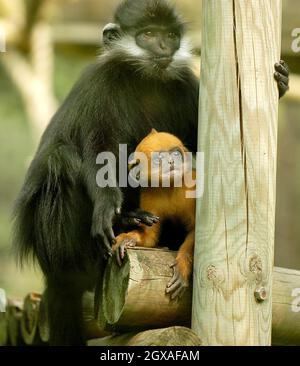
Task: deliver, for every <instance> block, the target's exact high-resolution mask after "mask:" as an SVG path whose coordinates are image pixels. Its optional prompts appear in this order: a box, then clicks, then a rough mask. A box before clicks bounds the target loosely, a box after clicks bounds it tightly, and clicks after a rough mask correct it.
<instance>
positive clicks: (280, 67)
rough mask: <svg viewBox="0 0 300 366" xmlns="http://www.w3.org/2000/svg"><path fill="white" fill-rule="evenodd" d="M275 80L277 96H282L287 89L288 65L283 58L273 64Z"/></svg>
mask: <svg viewBox="0 0 300 366" xmlns="http://www.w3.org/2000/svg"><path fill="white" fill-rule="evenodd" d="M275 70H276V72H275V74H274V77H275V80H276V81H277V85H278V90H279V98H282V97H283V96H284V95H285V93H286V92H287V91H288V90H289V74H290V72H289V67H288V65H287V63H286V62H284V61H283V60H281V61H279V62H278V63H276V64H275Z"/></svg>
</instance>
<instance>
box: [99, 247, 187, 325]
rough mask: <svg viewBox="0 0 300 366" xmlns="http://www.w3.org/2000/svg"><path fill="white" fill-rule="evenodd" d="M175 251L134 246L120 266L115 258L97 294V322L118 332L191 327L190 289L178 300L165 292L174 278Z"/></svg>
mask: <svg viewBox="0 0 300 366" xmlns="http://www.w3.org/2000/svg"><path fill="white" fill-rule="evenodd" d="M176 254H177V253H176V252H172V251H169V250H158V249H146V248H135V249H129V250H128V251H127V256H126V258H125V261H124V264H123V266H122V267H121V268H120V267H119V266H118V264H117V262H116V260H115V258H112V259H111V260H110V261H109V263H108V266H107V269H106V271H105V275H104V281H103V289H102V293H100V294H98V295H99V296H96V298H99V302H100V303H99V304H98V308H99V312H98V323H99V327H100V328H101V329H103V330H110V331H111V330H113V331H118V332H124V331H125V332H130V331H135V332H136V331H139V330H143V329H154V328H164V327H168V326H173V325H184V326H188V327H190V319H191V291H189V292H186V293H185V295H184V296H183V297H182V298H181V299H180V300H179V301H177V300H176V301H172V300H171V299H170V296H169V295H167V294H166V291H165V290H166V286H167V284H168V282H169V281H170V280H171V278H172V275H173V270H172V269H171V268H170V265H171V264H173V263H174V260H175V258H176Z"/></svg>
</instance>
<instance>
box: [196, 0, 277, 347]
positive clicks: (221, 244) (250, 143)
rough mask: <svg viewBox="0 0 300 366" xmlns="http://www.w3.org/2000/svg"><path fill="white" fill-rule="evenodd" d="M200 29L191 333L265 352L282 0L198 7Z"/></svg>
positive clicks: (209, 1) (212, 1) (235, 0)
mask: <svg viewBox="0 0 300 366" xmlns="http://www.w3.org/2000/svg"><path fill="white" fill-rule="evenodd" d="M202 27H203V47H202V66H201V70H202V73H201V86H200V89H201V93H200V116H199V119H200V122H199V151H201V152H204V153H205V171H204V172H203V173H204V181H205V191H204V195H203V197H202V198H201V199H200V200H199V202H198V207H197V233H196V248H195V267H194V294H193V295H194V297H193V316H192V328H193V329H194V330H195V331H196V333H197V334H198V335H200V336H201V339H202V340H203V342H204V344H207V345H232V346H233V345H270V344H271V322H272V270H273V257H274V223H275V187H276V184H275V182H276V148H277V118H278V90H277V87H276V83H275V81H274V78H273V73H274V64H275V62H278V60H279V59H280V35H281V0H248V1H243V0H222V1H219V0H204V1H203V24H202ZM262 286H263V287H265V288H266V291H267V300H266V301H264V302H261V303H258V302H257V301H256V300H255V297H254V292H255V290H256V288H259V287H262Z"/></svg>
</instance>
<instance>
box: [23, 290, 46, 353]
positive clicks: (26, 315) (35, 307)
mask: <svg viewBox="0 0 300 366" xmlns="http://www.w3.org/2000/svg"><path fill="white" fill-rule="evenodd" d="M41 299H42V296H41V295H40V294H37V293H35V292H32V293H30V294H28V295H27V296H26V297H25V299H24V305H23V312H22V318H21V335H22V338H23V340H24V343H25V344H26V345H28V346H32V345H40V344H42V340H41V337H40V335H39V331H38V320H39V307H40V303H41Z"/></svg>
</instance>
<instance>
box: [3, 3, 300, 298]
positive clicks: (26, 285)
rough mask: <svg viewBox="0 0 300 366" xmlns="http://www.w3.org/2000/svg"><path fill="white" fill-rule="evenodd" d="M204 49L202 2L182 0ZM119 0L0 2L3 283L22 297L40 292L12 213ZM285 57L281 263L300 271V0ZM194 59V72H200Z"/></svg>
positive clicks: (291, 11)
mask: <svg viewBox="0 0 300 366" xmlns="http://www.w3.org/2000/svg"><path fill="white" fill-rule="evenodd" d="M173 2H174V3H176V5H177V6H178V8H179V10H180V12H181V13H182V14H183V17H184V18H185V19H186V20H187V22H188V25H189V35H190V37H191V39H192V41H193V43H194V45H195V50H196V51H198V54H200V49H201V32H200V27H201V24H200V20H201V1H200V0H177V1H175V0H174V1H173ZM118 3H119V0H0V32H1V30H2V31H3V30H5V33H6V39H7V44H6V48H7V50H6V51H7V52H5V53H0V288H5V289H6V291H7V293H8V294H9V296H12V297H22V296H24V295H25V294H26V293H28V292H30V291H41V290H42V287H43V284H42V278H41V274H40V272H39V270H38V269H37V268H31V267H29V266H28V267H26V268H24V269H23V270H20V269H18V268H17V267H16V265H15V263H14V259H13V256H12V253H11V233H10V229H11V211H12V205H13V201H14V199H15V198H16V196H17V193H18V190H19V189H20V187H21V184H22V181H23V179H24V175H25V172H26V169H27V167H28V164H29V162H30V160H31V158H32V157H33V155H34V151H35V149H36V146H37V143H38V140H39V137H40V135H41V133H42V131H43V130H44V128H45V126H46V125H47V123H48V122H49V120H50V118H51V115H52V114H53V113H54V112H55V109H56V108H57V106H58V105H59V103H61V102H62V100H63V99H64V98H65V96H66V95H67V93H68V91H69V90H70V88H71V87H72V85H73V84H74V82H75V81H76V79H77V78H78V76H79V75H80V73H81V71H82V70H83V69H84V67H85V66H86V65H88V64H89V63H90V62H92V61H93V60H94V59H95V57H96V56H97V54H99V52H101V29H102V27H103V25H104V24H106V23H107V22H109V21H111V20H112V14H113V11H114V9H115V7H116V5H117V4H118ZM283 3H284V13H283V43H282V57H283V58H284V59H285V60H286V61H287V62H288V63H289V65H290V69H291V73H292V76H291V90H290V93H289V94H288V96H287V97H285V98H284V100H282V101H281V102H280V122H279V150H278V192H277V223H276V261H275V264H276V265H279V266H282V267H288V268H295V269H300V225H299V222H300V76H299V75H300V52H299V53H294V52H292V49H291V44H292V41H293V39H292V37H291V33H292V30H293V29H294V28H300V7H299V3H298V0H284V2H283ZM199 61H200V59H199V58H197V57H196V58H195V71H196V72H197V70H198V69H199Z"/></svg>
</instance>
